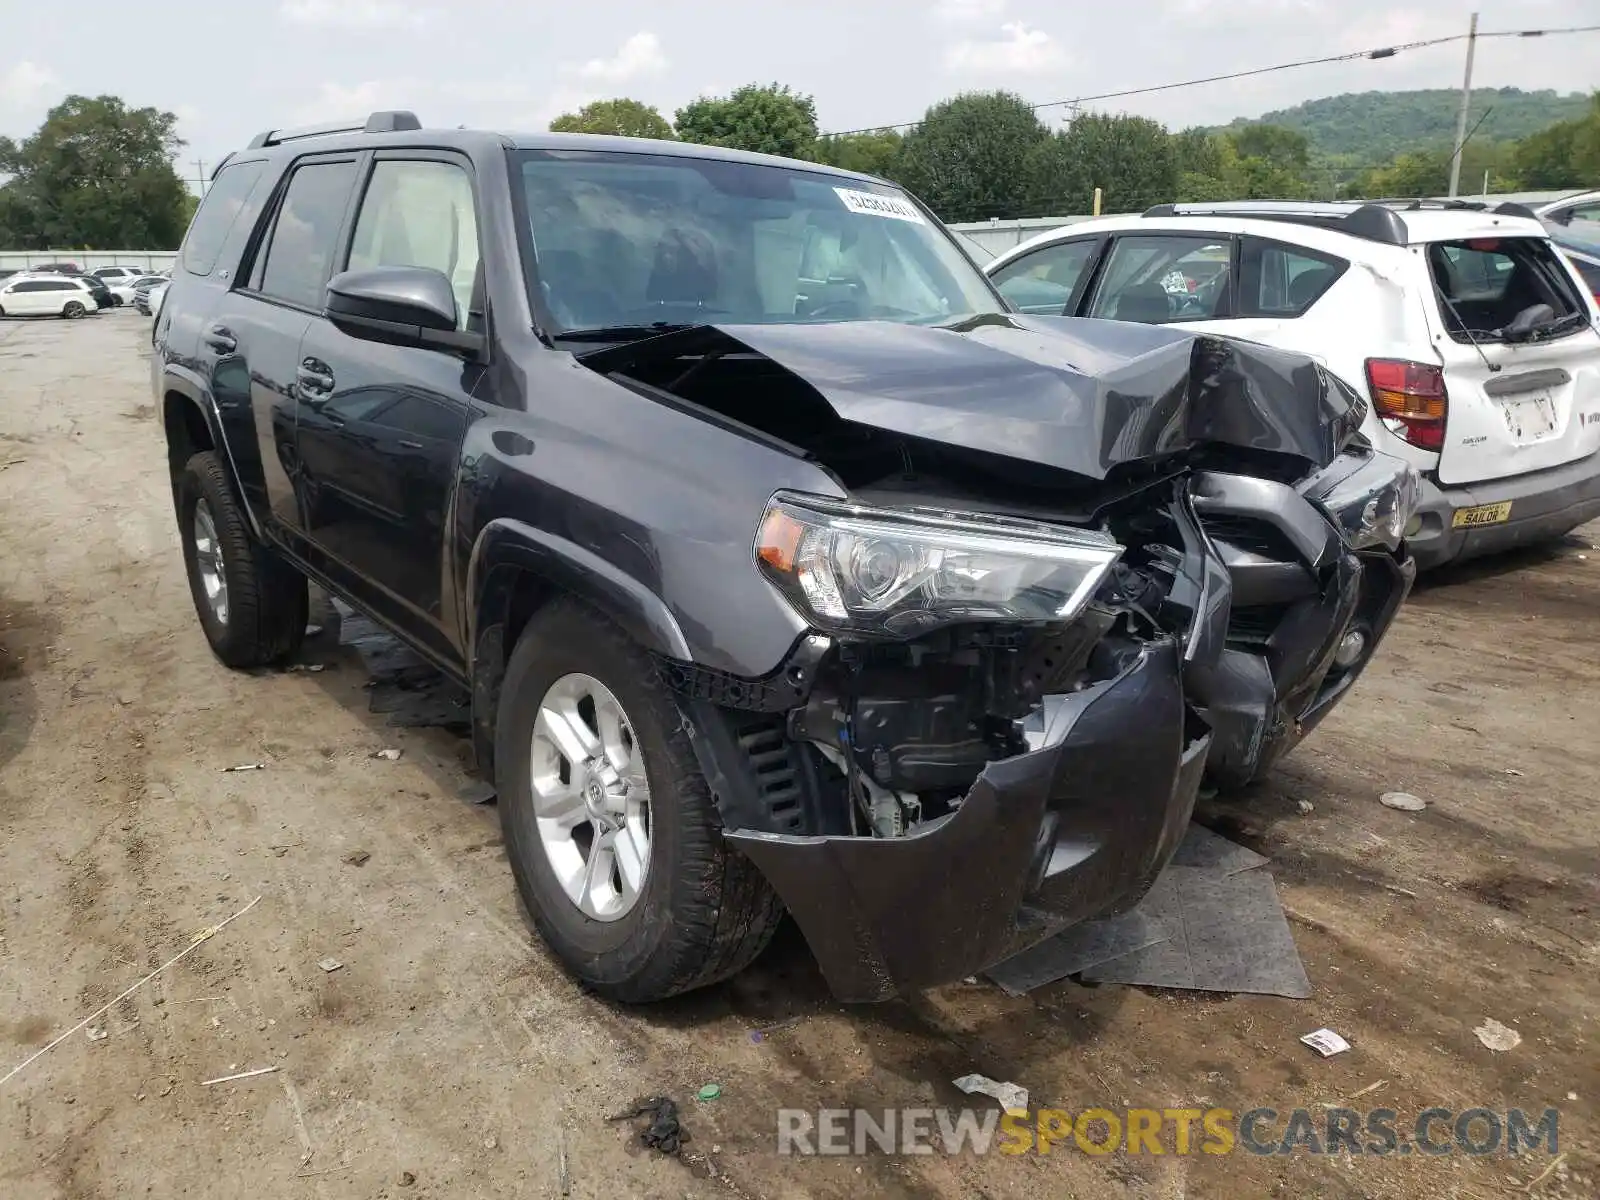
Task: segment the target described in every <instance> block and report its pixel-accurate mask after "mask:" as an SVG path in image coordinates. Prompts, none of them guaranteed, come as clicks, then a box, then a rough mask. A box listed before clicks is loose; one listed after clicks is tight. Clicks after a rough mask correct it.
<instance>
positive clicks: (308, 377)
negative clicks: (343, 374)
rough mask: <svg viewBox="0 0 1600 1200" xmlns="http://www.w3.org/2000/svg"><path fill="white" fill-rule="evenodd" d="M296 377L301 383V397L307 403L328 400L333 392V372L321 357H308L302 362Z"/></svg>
mask: <svg viewBox="0 0 1600 1200" xmlns="http://www.w3.org/2000/svg"><path fill="white" fill-rule="evenodd" d="M295 379H296V381H297V382H298V383H299V385H300V389H299V390H300V398H301V399H302V400H304V401H305V402H306V403H307V404H313V405H314V404H316V403H317V401H319V400H320V401H326V400H327V398H328V397H329V396H330V395H332V394H333V372H332V371H330V370H329V369H328V364H327V363H325V362H322V361H321V360H319V359H315V358H308V359H305V360H304V361H303V362H301V364H300V370H299V371H298V372H296V374H295Z"/></svg>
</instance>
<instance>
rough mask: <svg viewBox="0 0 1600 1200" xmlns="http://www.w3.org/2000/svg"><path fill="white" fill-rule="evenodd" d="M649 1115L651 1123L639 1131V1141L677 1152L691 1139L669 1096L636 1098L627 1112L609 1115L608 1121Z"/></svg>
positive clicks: (653, 1147) (627, 1119)
mask: <svg viewBox="0 0 1600 1200" xmlns="http://www.w3.org/2000/svg"><path fill="white" fill-rule="evenodd" d="M639 1117H649V1118H650V1123H649V1124H648V1125H647V1126H645V1128H644V1129H642V1130H640V1131H639V1141H640V1142H642V1143H643V1144H644V1145H646V1146H648V1147H650V1149H652V1150H659V1151H660V1152H661V1153H662V1154H676V1153H678V1151H679V1150H680V1149H681V1148H682V1147H683V1143H685V1142H687V1141H691V1140H692V1139H691V1138H690V1137H689V1131H688V1130H687V1129H685V1128H684V1127H683V1123H682V1122H681V1121H679V1120H678V1106H677V1105H676V1104H675V1103H673V1101H672V1098H671V1097H669V1096H651V1097H649V1098H648V1099H644V1100H635V1101H634V1102H633V1107H632V1108H631V1109H629V1110H628V1111H627V1112H620V1113H617V1114H616V1115H615V1116H611V1117H607V1118H606V1120H607V1121H633V1120H637V1119H638V1118H639Z"/></svg>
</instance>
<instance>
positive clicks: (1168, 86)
mask: <svg viewBox="0 0 1600 1200" xmlns="http://www.w3.org/2000/svg"><path fill="white" fill-rule="evenodd" d="M1596 32H1600V25H1568V26H1563V27H1562V28H1559V29H1503V30H1496V31H1494V32H1492V33H1479V34H1478V35H1477V36H1478V38H1479V39H1480V40H1481V39H1483V38H1536V37H1556V36H1560V35H1563V34H1572V33H1596ZM1466 40H1467V35H1466V34H1464V33H1452V34H1449V35H1447V36H1445V37H1436V38H1428V39H1426V40H1423V41H1419V42H1402V43H1400V44H1399V45H1395V46H1379V47H1377V48H1376V49H1372V50H1352V51H1350V52H1349V53H1347V54H1331V55H1328V56H1327V57H1325V58H1302V59H1298V60H1296V61H1295V62H1285V63H1274V64H1273V65H1272V66H1270V67H1253V68H1251V69H1250V70H1248V71H1230V72H1229V73H1228V74H1226V75H1207V76H1205V77H1203V78H1200V79H1184V80H1180V81H1178V82H1176V83H1159V84H1154V85H1152V86H1150V87H1139V88H1126V89H1124V90H1122V91H1118V92H1101V93H1100V94H1099V95H1095V96H1074V97H1073V98H1072V99H1070V100H1046V101H1044V102H1043V103H1041V104H1030V105H1029V106H1028V107H1029V108H1031V109H1033V111H1034V112H1038V111H1039V110H1040V109H1041V108H1061V107H1063V106H1074V111H1076V106H1078V105H1083V104H1089V103H1092V102H1094V101H1096V100H1122V99H1126V98H1127V97H1129V96H1149V95H1153V94H1154V93H1156V92H1170V91H1175V90H1177V89H1178V88H1189V87H1199V86H1200V85H1202V84H1207V83H1226V82H1228V81H1229V80H1233V79H1248V78H1250V77H1251V76H1255V75H1270V74H1272V73H1273V72H1275V71H1293V70H1297V69H1298V68H1300V67H1318V66H1325V65H1327V64H1329V63H1341V62H1354V61H1355V60H1357V59H1380V58H1393V57H1394V56H1395V55H1397V54H1399V53H1401V52H1403V51H1406V50H1425V49H1428V48H1429V47H1432V46H1445V45H1449V44H1450V43H1451V42H1464V41H1466ZM920 124H922V122H921V121H920V120H918V121H901V122H900V123H899V124H897V125H869V126H864V127H863V128H861V129H840V130H836V131H833V132H831V133H826V134H823V135H822V136H824V137H848V136H849V135H850V134H853V133H879V132H883V131H885V130H890V129H912V128H915V127H916V126H918V125H920Z"/></svg>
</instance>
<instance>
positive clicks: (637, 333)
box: [554, 321, 695, 342]
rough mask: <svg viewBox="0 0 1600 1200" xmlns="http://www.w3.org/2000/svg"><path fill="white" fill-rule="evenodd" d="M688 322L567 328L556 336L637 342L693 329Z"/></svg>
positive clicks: (568, 339)
mask: <svg viewBox="0 0 1600 1200" xmlns="http://www.w3.org/2000/svg"><path fill="white" fill-rule="evenodd" d="M693 328H695V326H694V325H692V324H688V323H686V322H681V321H680V322H673V321H652V322H651V323H650V324H648V325H596V326H595V327H594V328H592V329H567V330H563V331H562V332H561V333H558V334H556V335H554V336H555V340H556V341H558V342H637V341H642V340H643V339H645V338H653V337H657V336H659V335H660V334H663V333H678V332H680V331H681V330H684V329H693Z"/></svg>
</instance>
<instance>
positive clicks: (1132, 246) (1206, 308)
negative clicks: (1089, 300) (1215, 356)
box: [1088, 234, 1233, 325]
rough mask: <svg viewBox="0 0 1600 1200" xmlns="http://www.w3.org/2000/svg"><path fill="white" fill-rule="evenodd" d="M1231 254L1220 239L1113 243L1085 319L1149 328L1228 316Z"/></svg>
mask: <svg viewBox="0 0 1600 1200" xmlns="http://www.w3.org/2000/svg"><path fill="white" fill-rule="evenodd" d="M1232 251H1233V242H1232V239H1231V238H1228V237H1226V236H1224V235H1216V236H1207V235H1204V234H1201V235H1199V236H1194V235H1187V234H1136V235H1133V236H1130V237H1119V238H1118V239H1117V240H1116V244H1115V245H1114V246H1113V247H1112V249H1111V257H1110V259H1109V260H1107V262H1106V267H1105V274H1104V277H1103V278H1102V279H1101V282H1100V286H1099V289H1098V290H1097V291H1096V293H1095V297H1094V303H1093V304H1092V305H1091V306H1090V308H1089V314H1088V315H1089V316H1091V317H1109V318H1110V319H1111V320H1113V321H1139V322H1143V323H1145V324H1152V325H1159V324H1162V323H1164V322H1166V321H1205V320H1210V319H1213V318H1217V317H1225V316H1228V315H1229V314H1230V310H1231V307H1232V305H1231V297H1230V296H1229V287H1228V283H1229V277H1230V275H1231V272H1230V270H1229V264H1230V260H1231V257H1232Z"/></svg>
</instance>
